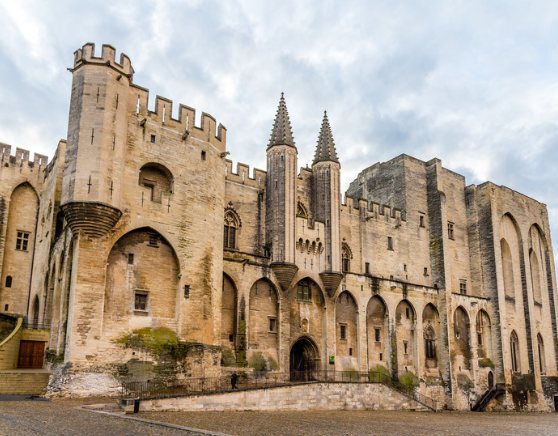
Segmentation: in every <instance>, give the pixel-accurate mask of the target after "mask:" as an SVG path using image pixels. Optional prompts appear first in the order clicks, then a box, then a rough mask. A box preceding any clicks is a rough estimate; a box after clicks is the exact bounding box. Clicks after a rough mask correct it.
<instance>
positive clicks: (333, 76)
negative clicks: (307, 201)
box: [0, 0, 558, 223]
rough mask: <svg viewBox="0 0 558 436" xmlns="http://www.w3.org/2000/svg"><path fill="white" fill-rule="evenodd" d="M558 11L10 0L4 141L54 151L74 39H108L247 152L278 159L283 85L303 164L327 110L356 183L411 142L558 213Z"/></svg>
mask: <svg viewBox="0 0 558 436" xmlns="http://www.w3.org/2000/svg"><path fill="white" fill-rule="evenodd" d="M557 18H558V3H549V2H547V1H543V0H533V1H530V2H528V3H525V2H519V1H507V2H485V1H480V0H479V1H457V2H447V1H442V0H438V1H429V2H415V1H402V2H397V3H394V2H389V3H388V2H382V1H363V0H361V1H358V0H348V1H346V2H343V3H342V4H341V3H339V2H336V1H333V0H325V1H310V0H309V1H304V2H301V1H295V0H285V1H282V2H262V1H259V0H258V1H257V0H231V1H227V2H219V1H201V0H200V1H157V2H151V1H146V0H143V1H142V0H139V1H138V0H134V1H132V0H127V1H118V2H114V1H106V0H103V1H98V2H93V3H82V2H75V1H69V0H64V1H56V2H48V3H44V2H38V1H27V0H23V1H20V2H8V1H4V0H0V27H1V28H2V29H3V32H2V33H1V34H0V108H1V110H2V113H3V117H0V141H3V142H9V143H12V144H13V145H14V146H22V147H24V148H30V149H33V150H41V151H45V150H49V153H48V154H49V155H51V156H52V154H53V151H54V147H55V146H56V143H57V141H58V139H59V138H60V137H61V136H64V135H65V134H64V131H65V128H66V118H67V113H68V103H69V92H70V84H71V77H70V74H69V73H67V72H66V71H65V68H66V67H70V66H71V63H72V59H73V58H72V53H73V51H74V50H75V49H77V48H78V47H80V46H81V45H82V44H83V43H85V42H87V41H92V42H95V43H96V44H97V49H98V50H100V45H101V44H102V43H109V44H112V45H113V46H114V47H116V49H117V51H118V52H121V51H123V52H125V53H127V54H128V55H129V56H130V58H131V60H132V63H133V65H134V68H135V70H136V75H135V78H134V80H135V82H136V83H138V84H139V85H142V86H145V87H148V88H150V90H151V98H150V105H151V107H152V105H153V103H154V96H155V95H156V94H159V95H163V96H165V97H168V98H171V99H173V100H174V102H175V111H176V108H177V106H178V103H184V104H187V105H190V106H193V107H195V108H196V109H197V111H198V118H199V114H200V113H201V112H202V111H205V112H209V113H211V114H212V115H213V116H215V117H216V118H217V120H218V122H222V123H223V124H225V125H226V126H227V128H228V147H229V149H230V151H231V153H232V154H231V156H232V158H233V159H235V160H237V161H242V162H246V163H249V164H250V165H251V166H260V167H262V166H263V165H265V147H266V144H267V141H268V139H269V134H270V131H271V125H272V122H273V117H274V115H275V110H276V106H277V102H278V99H279V95H280V92H281V91H285V95H286V98H287V104H288V107H289V112H290V115H291V120H292V123H293V128H294V134H295V139H296V142H297V146H298V149H299V163H300V165H301V166H302V165H304V164H306V163H311V160H312V158H313V154H314V147H315V144H316V139H317V136H318V132H319V128H320V124H321V118H322V114H323V110H324V109H327V110H328V115H329V119H330V123H331V125H332V129H333V134H334V137H335V140H336V144H337V149H338V152H339V156H340V158H341V163H342V175H343V184H344V186H345V187H346V186H348V182H349V181H350V180H352V179H353V178H354V177H355V176H356V174H357V173H358V171H360V170H362V169H363V168H364V167H366V166H368V165H371V164H373V163H375V162H376V161H385V160H388V159H390V158H392V157H394V156H396V155H398V154H400V153H407V154H409V155H412V156H416V157H418V158H420V159H424V160H429V159H431V158H433V157H438V158H441V159H442V161H443V163H444V165H445V166H447V167H449V168H450V169H453V170H456V171H459V172H462V173H464V174H466V175H467V177H468V182H469V183H481V182H483V181H485V180H487V179H490V180H492V181H494V182H495V183H497V184H504V185H508V186H510V187H511V188H513V189H516V190H518V191H520V192H523V193H525V194H527V195H530V196H532V197H535V198H537V199H539V200H540V201H542V202H545V203H547V204H548V205H549V207H550V209H551V211H553V210H555V209H558V199H556V200H555V198H554V195H553V192H552V191H553V189H552V187H553V186H556V184H557V183H558V171H546V168H548V166H549V165H552V164H551V163H552V162H554V161H557V158H558V156H557V154H558V147H557V145H558V144H557V141H558V106H557V105H556V104H555V102H556V100H557V97H558V84H557V82H556V78H555V71H556V70H557V69H558V34H557V32H556V31H555V28H556V22H557ZM175 113H176V112H175ZM29 120H36V122H35V123H33V125H32V127H31V128H30V126H29ZM551 219H553V218H552V212H551ZM554 222H555V221H553V223H554Z"/></svg>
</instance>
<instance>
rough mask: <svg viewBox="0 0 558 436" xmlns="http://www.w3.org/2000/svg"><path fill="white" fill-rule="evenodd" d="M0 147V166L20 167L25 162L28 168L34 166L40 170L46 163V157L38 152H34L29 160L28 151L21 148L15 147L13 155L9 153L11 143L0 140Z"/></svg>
mask: <svg viewBox="0 0 558 436" xmlns="http://www.w3.org/2000/svg"><path fill="white" fill-rule="evenodd" d="M0 149H1V151H2V166H14V167H22V166H23V164H25V165H27V166H28V167H29V168H35V167H36V168H38V169H39V170H40V169H41V168H44V167H46V165H47V163H48V157H47V156H45V155H43V154H39V153H35V155H34V156H33V160H32V161H31V160H29V155H30V152H29V150H24V149H23V148H19V147H16V150H15V156H12V155H11V151H12V146H11V145H8V144H4V143H2V142H0Z"/></svg>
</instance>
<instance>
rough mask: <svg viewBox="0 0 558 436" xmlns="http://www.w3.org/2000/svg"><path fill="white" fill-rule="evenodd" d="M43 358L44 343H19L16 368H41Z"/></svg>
mask: <svg viewBox="0 0 558 436" xmlns="http://www.w3.org/2000/svg"><path fill="white" fill-rule="evenodd" d="M44 358H45V343H44V342H39V341H21V342H20V343H19V361H18V364H17V366H18V368H42V367H43V361H44Z"/></svg>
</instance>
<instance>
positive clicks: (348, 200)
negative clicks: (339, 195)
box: [341, 196, 406, 225]
mask: <svg viewBox="0 0 558 436" xmlns="http://www.w3.org/2000/svg"><path fill="white" fill-rule="evenodd" d="M341 213H346V214H349V215H359V216H361V217H362V218H364V219H365V220H366V221H369V220H372V219H373V220H376V221H385V222H392V223H393V224H395V225H397V224H401V223H403V222H406V218H405V212H404V211H402V210H401V209H398V208H392V207H391V206H388V205H385V204H380V203H377V202H375V201H368V200H363V199H362V198H361V199H354V198H352V197H348V196H345V202H344V203H343V204H342V205H341Z"/></svg>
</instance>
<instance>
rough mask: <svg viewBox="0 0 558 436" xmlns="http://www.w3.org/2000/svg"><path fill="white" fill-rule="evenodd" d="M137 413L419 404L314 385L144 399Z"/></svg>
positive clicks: (343, 386) (386, 393)
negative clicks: (139, 411)
mask: <svg viewBox="0 0 558 436" xmlns="http://www.w3.org/2000/svg"><path fill="white" fill-rule="evenodd" d="M140 410H141V411H142V412H149V411H192V412H193V411H200V410H204V411H223V410H275V411H280V410H298V411H300V410H418V411H427V410H428V409H427V408H426V407H425V406H423V405H422V404H420V403H418V402H416V401H414V400H411V399H409V398H407V397H406V396H404V395H402V394H400V393H399V392H397V391H393V390H391V389H390V388H388V387H387V386H385V385H382V384H368V383H367V384H349V383H313V384H308V385H296V386H290V387H277V388H268V389H258V390H247V391H241V392H229V393H223V394H216V395H192V396H187V397H179V398H167V399H160V400H157V399H155V400H145V401H142V402H141V405H140Z"/></svg>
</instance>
